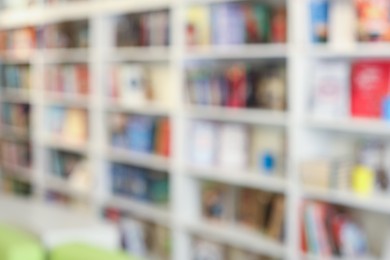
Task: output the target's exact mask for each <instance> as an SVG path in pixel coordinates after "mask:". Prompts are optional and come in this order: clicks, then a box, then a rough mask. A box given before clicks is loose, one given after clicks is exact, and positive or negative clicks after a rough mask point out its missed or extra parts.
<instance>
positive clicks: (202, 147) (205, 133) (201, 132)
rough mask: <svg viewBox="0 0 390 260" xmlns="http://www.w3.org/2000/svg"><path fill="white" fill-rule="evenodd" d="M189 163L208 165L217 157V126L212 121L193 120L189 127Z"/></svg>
mask: <svg viewBox="0 0 390 260" xmlns="http://www.w3.org/2000/svg"><path fill="white" fill-rule="evenodd" d="M190 131H191V132H190V136H191V138H190V142H191V146H190V147H191V148H190V150H189V155H190V156H189V157H190V158H189V159H190V163H191V164H194V165H199V166H210V165H212V164H214V163H215V160H216V157H217V145H218V143H217V134H218V126H217V124H216V123H214V122H208V121H193V122H192V123H191V128H190Z"/></svg>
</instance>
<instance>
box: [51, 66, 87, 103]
mask: <svg viewBox="0 0 390 260" xmlns="http://www.w3.org/2000/svg"><path fill="white" fill-rule="evenodd" d="M45 81H46V82H45V85H46V90H47V91H48V92H49V93H57V94H65V95H66V94H68V95H72V96H79V95H80V96H85V95H88V93H89V70H88V66H87V65H86V64H77V65H57V66H49V67H46V69H45Z"/></svg>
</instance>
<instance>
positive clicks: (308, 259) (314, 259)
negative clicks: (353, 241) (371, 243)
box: [302, 253, 380, 260]
mask: <svg viewBox="0 0 390 260" xmlns="http://www.w3.org/2000/svg"><path fill="white" fill-rule="evenodd" d="M324 258H326V259H327V260H350V259H351V257H346V256H344V257H343V256H326V257H325V256H319V255H313V254H305V253H303V254H302V259H303V260H323V259H324ZM353 259H354V260H379V259H380V258H376V257H373V256H354V257H353Z"/></svg>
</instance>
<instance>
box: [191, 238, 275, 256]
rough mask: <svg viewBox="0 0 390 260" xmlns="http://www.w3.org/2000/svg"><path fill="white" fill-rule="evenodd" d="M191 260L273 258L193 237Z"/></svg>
mask: <svg viewBox="0 0 390 260" xmlns="http://www.w3.org/2000/svg"><path fill="white" fill-rule="evenodd" d="M192 244H193V254H194V256H193V258H192V259H193V260H204V259H207V260H271V259H273V258H270V257H265V256H261V255H257V254H254V253H251V252H247V251H245V250H242V249H239V248H235V247H232V246H228V245H224V244H220V243H216V242H214V241H209V240H206V239H203V238H200V237H194V238H193V241H192Z"/></svg>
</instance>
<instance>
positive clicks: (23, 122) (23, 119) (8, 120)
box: [1, 103, 30, 133]
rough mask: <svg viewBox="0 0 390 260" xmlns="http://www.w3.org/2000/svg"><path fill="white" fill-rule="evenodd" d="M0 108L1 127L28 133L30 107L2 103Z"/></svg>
mask: <svg viewBox="0 0 390 260" xmlns="http://www.w3.org/2000/svg"><path fill="white" fill-rule="evenodd" d="M1 108H2V109H1V123H2V125H4V126H7V127H12V128H15V129H18V130H23V131H25V132H26V133H28V129H29V127H30V105H27V104H13V103H3V104H2V107H1Z"/></svg>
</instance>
